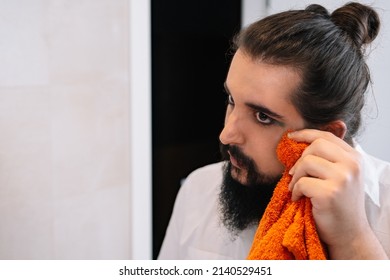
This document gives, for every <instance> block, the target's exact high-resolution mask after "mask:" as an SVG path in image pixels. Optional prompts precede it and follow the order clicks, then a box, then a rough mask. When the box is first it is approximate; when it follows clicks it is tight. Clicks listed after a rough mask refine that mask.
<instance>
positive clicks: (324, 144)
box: [301, 138, 348, 162]
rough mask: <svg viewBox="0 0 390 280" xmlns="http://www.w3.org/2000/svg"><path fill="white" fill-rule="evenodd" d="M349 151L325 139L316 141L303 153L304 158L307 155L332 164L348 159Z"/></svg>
mask: <svg viewBox="0 0 390 280" xmlns="http://www.w3.org/2000/svg"><path fill="white" fill-rule="evenodd" d="M347 153H348V152H347V151H346V150H345V149H344V148H343V147H340V146H339V145H336V144H334V142H331V141H329V140H327V139H324V138H318V139H316V140H314V141H313V142H312V143H311V144H310V145H309V146H308V147H307V148H306V149H305V150H304V152H303V153H302V156H301V157H302V158H304V157H305V156H307V155H314V156H318V157H321V158H324V159H326V160H328V161H330V162H338V161H340V160H341V159H343V158H346V157H347Z"/></svg>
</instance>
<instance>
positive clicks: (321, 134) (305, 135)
mask: <svg viewBox="0 0 390 280" xmlns="http://www.w3.org/2000/svg"><path fill="white" fill-rule="evenodd" d="M288 137H289V138H290V139H293V140H295V141H297V142H305V143H309V144H310V143H312V142H314V141H315V140H317V139H321V138H322V139H326V140H328V141H329V142H332V143H334V144H336V145H339V146H340V147H342V148H343V149H345V150H346V151H350V150H352V149H353V148H352V147H351V146H350V145H349V144H348V143H347V142H345V141H344V140H343V139H341V138H339V137H337V136H335V135H334V134H333V133H331V132H328V131H323V130H317V129H303V130H298V131H293V132H290V133H289V134H288Z"/></svg>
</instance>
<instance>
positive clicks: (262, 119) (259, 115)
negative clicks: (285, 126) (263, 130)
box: [256, 112, 274, 125]
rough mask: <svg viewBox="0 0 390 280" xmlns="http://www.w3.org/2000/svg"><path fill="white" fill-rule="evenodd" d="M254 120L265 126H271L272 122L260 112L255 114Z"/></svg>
mask: <svg viewBox="0 0 390 280" xmlns="http://www.w3.org/2000/svg"><path fill="white" fill-rule="evenodd" d="M256 119H257V121H258V122H259V123H261V124H265V125H268V124H272V123H273V122H274V120H273V119H271V118H270V117H268V116H267V115H266V114H264V113H262V112H256Z"/></svg>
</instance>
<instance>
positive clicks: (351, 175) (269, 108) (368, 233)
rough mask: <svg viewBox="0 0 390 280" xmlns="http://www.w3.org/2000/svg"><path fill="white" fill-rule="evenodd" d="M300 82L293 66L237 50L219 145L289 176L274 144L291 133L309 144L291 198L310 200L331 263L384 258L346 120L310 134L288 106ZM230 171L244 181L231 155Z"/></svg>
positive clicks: (270, 171)
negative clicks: (347, 138)
mask: <svg viewBox="0 0 390 280" xmlns="http://www.w3.org/2000/svg"><path fill="white" fill-rule="evenodd" d="M299 83H300V76H299V73H298V72H297V71H295V69H293V68H291V67H287V66H280V65H270V64H267V63H264V62H262V61H255V60H253V59H251V58H250V57H248V56H247V55H245V53H244V52H242V51H241V50H238V51H237V52H236V54H235V55H234V57H233V60H232V63H231V66H230V69H229V73H228V75H227V79H226V83H225V88H226V91H227V94H228V106H227V111H226V118H225V127H224V129H223V130H222V132H221V134H220V141H221V142H222V143H223V144H225V145H234V146H237V147H238V148H240V149H241V151H242V152H243V153H244V154H245V155H246V156H248V157H250V158H251V159H252V160H253V161H254V162H255V164H256V168H257V170H258V171H259V172H261V173H264V174H267V175H269V176H278V175H280V174H281V173H282V171H283V166H282V164H281V163H280V162H279V161H278V160H277V157H276V146H277V144H278V142H279V140H280V138H281V136H282V134H283V133H284V132H285V131H286V130H293V131H295V132H294V133H291V134H290V137H291V138H292V139H294V140H296V141H302V142H307V143H309V144H310V145H309V147H308V148H307V149H306V150H305V152H304V153H303V155H302V157H301V158H300V159H299V160H298V161H297V163H296V164H295V165H294V166H293V167H292V169H291V170H290V174H291V175H293V178H292V182H291V184H290V186H289V188H290V190H291V191H292V199H293V200H297V199H299V198H300V197H301V196H307V197H309V198H310V199H311V202H312V204H313V216H314V219H315V222H316V226H317V229H318V233H319V236H320V238H321V240H322V241H323V242H325V243H326V244H327V246H328V249H329V255H330V257H331V258H332V259H386V258H387V256H386V254H385V252H384V250H383V248H382V246H381V245H380V243H379V242H378V240H377V238H376V237H375V235H374V233H373V232H372V230H371V228H370V226H369V224H368V220H367V217H366V214H365V209H364V187H363V178H362V175H361V173H362V172H361V171H362V170H361V162H360V156H359V154H358V153H357V152H356V151H355V149H354V148H353V147H351V146H350V145H348V144H347V143H346V142H345V141H343V140H342V138H343V137H344V135H345V132H346V130H347V127H346V126H345V124H344V123H343V122H342V121H341V120H337V121H334V122H332V123H329V124H327V125H326V126H324V127H323V128H321V129H322V130H314V129H305V121H304V120H303V118H302V117H301V116H300V114H299V113H298V111H297V110H296V109H295V107H294V106H293V105H292V103H291V102H290V100H291V99H290V96H291V95H292V93H293V92H294V91H295V90H296V88H297V87H298V86H299ZM230 161H231V163H232V171H231V174H232V176H233V178H235V179H236V180H238V181H239V182H240V183H242V184H244V185H245V183H246V178H247V174H246V170H245V169H244V168H242V167H240V164H239V162H238V161H237V160H236V159H235V158H234V157H230Z"/></svg>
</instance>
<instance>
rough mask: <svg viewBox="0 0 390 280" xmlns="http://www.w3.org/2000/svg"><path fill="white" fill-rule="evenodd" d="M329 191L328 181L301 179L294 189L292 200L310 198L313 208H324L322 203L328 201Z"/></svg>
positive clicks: (311, 178) (309, 178) (310, 178)
mask: <svg viewBox="0 0 390 280" xmlns="http://www.w3.org/2000/svg"><path fill="white" fill-rule="evenodd" d="M328 192H329V189H328V188H327V181H326V180H321V179H318V178H313V177H302V178H300V179H299V180H298V181H297V182H296V183H295V184H294V187H293V188H292V192H291V200H292V201H297V200H298V199H300V198H301V197H308V198H310V200H311V203H312V205H313V208H317V209H319V208H322V207H325V205H321V203H320V201H326V199H322V200H321V198H326V197H327V196H328ZM322 204H323V203H322Z"/></svg>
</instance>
